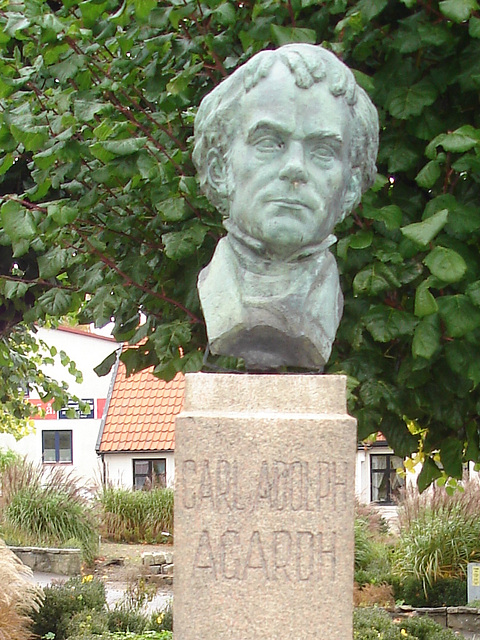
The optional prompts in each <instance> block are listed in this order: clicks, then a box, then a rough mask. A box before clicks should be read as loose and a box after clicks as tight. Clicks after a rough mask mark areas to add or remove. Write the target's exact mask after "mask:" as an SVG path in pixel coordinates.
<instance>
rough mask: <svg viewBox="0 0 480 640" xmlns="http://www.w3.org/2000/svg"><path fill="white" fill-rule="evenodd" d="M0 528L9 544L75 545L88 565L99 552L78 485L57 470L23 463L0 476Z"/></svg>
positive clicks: (85, 504) (15, 465)
mask: <svg viewBox="0 0 480 640" xmlns="http://www.w3.org/2000/svg"><path fill="white" fill-rule="evenodd" d="M1 486H2V503H3V509H2V514H1V518H2V522H1V527H2V531H3V533H4V535H5V536H8V539H9V541H12V542H15V541H16V540H15V538H16V537H17V538H18V540H19V541H21V542H25V541H31V543H32V542H33V543H34V544H36V545H39V544H41V545H42V544H43V545H44V546H67V545H70V546H71V545H73V544H78V545H79V546H80V547H81V549H82V555H83V558H84V560H85V561H86V562H87V563H91V562H92V561H93V559H94V557H95V553H96V552H97V549H98V533H97V530H96V523H95V520H94V518H93V516H92V513H91V509H90V508H89V506H88V504H87V502H86V499H85V497H84V496H83V494H82V492H81V489H80V486H81V485H80V483H79V482H78V480H77V479H76V478H75V477H74V476H72V475H71V474H67V473H65V472H64V471H63V470H62V469H60V468H55V469H53V470H52V471H50V470H45V469H43V468H42V467H40V466H37V465H34V464H32V463H30V462H28V461H26V460H22V461H21V462H19V463H15V464H11V465H9V466H8V467H7V468H6V469H5V470H4V472H3V474H2V475H1Z"/></svg>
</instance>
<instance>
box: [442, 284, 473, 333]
mask: <svg viewBox="0 0 480 640" xmlns="http://www.w3.org/2000/svg"><path fill="white" fill-rule="evenodd" d="M437 303H438V311H439V314H440V316H441V318H442V320H443V321H444V323H445V326H446V330H447V334H448V335H449V336H451V337H452V338H461V337H462V336H465V335H467V334H468V333H470V332H471V331H474V330H475V329H477V328H478V327H480V309H478V308H477V307H474V306H473V305H472V303H471V302H470V300H469V299H468V297H467V296H465V295H461V294H457V295H454V296H443V297H440V298H437Z"/></svg>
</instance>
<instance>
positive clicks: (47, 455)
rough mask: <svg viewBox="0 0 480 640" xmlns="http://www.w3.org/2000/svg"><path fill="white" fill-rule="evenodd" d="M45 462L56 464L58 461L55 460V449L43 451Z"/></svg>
mask: <svg viewBox="0 0 480 640" xmlns="http://www.w3.org/2000/svg"><path fill="white" fill-rule="evenodd" d="M43 461H44V462H56V460H55V449H44V450H43Z"/></svg>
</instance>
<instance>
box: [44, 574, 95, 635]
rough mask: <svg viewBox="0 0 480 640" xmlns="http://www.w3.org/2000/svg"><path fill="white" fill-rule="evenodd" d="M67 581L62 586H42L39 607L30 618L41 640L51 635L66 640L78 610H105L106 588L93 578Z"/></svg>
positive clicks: (77, 578) (76, 578)
mask: <svg viewBox="0 0 480 640" xmlns="http://www.w3.org/2000/svg"><path fill="white" fill-rule="evenodd" d="M88 578H90V576H86V577H84V578H79V577H75V578H70V579H69V580H67V581H66V582H65V583H64V584H53V585H52V586H50V587H45V589H44V594H45V599H44V601H43V605H42V607H41V608H40V609H39V610H38V611H37V612H36V613H35V614H34V615H33V616H32V620H33V626H32V631H33V633H35V634H37V635H38V636H40V637H42V636H44V635H45V634H47V633H54V634H55V640H65V639H66V637H67V628H68V623H69V620H70V619H71V618H72V616H73V615H74V614H76V613H79V612H81V611H85V610H89V611H92V610H94V611H104V609H105V605H106V597H105V586H104V584H103V582H101V581H100V580H97V579H95V578H93V579H91V580H89V579H88Z"/></svg>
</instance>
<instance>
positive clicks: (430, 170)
mask: <svg viewBox="0 0 480 640" xmlns="http://www.w3.org/2000/svg"><path fill="white" fill-rule="evenodd" d="M441 173H442V170H441V168H440V165H439V164H438V162H436V161H435V160H432V161H430V162H427V164H426V165H425V166H424V167H423V169H421V170H420V171H419V172H418V174H417V176H416V178H415V182H416V183H417V184H418V186H419V187H423V188H424V189H431V188H432V187H433V185H434V184H435V183H436V181H437V180H438V178H439V177H440V175H441Z"/></svg>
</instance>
